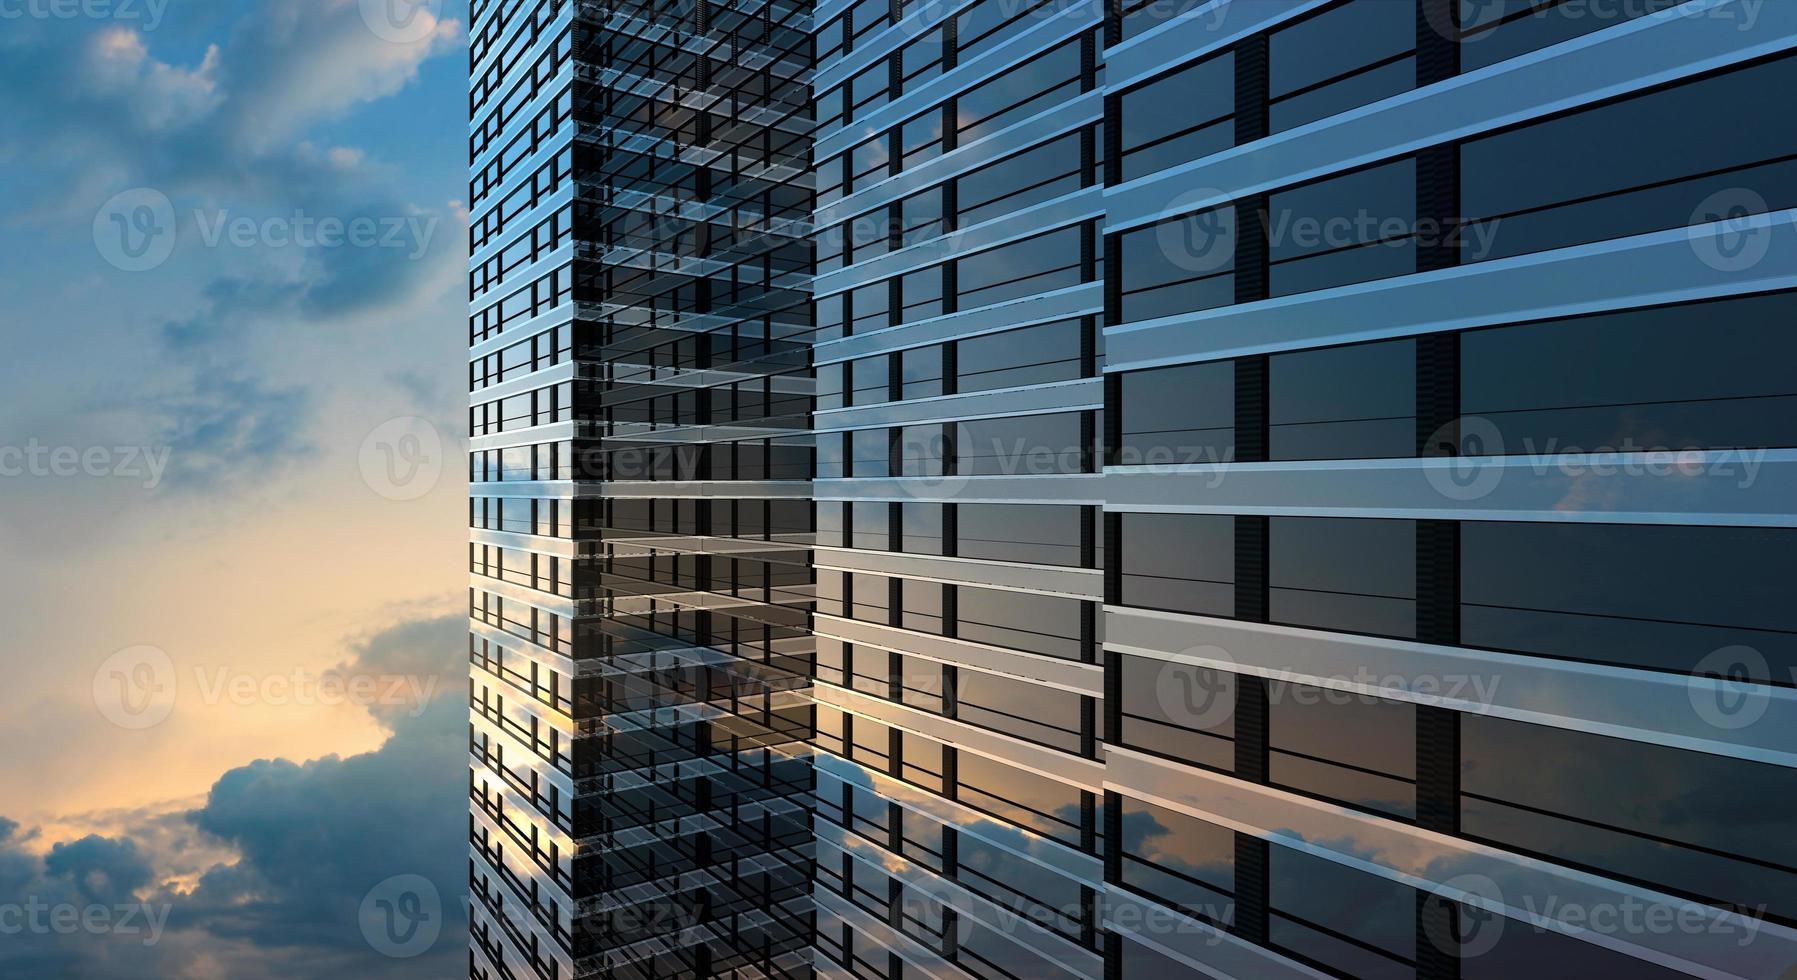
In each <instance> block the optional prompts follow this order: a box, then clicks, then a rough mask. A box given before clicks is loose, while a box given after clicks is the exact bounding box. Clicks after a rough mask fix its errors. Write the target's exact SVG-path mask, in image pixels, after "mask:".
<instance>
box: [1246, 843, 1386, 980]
mask: <svg viewBox="0 0 1797 980" xmlns="http://www.w3.org/2000/svg"><path fill="white" fill-rule="evenodd" d="M1271 859H1272V860H1271V867H1270V869H1269V870H1270V872H1271V873H1270V875H1269V877H1270V878H1271V881H1270V883H1269V885H1268V890H1267V897H1268V900H1269V901H1270V903H1271V904H1272V907H1273V908H1272V920H1271V923H1270V927H1271V935H1270V938H1271V939H1272V946H1273V947H1274V948H1275V949H1281V950H1284V951H1287V952H1290V953H1293V954H1295V955H1297V956H1299V957H1300V958H1302V959H1305V960H1309V961H1310V962H1313V963H1319V964H1322V965H1324V966H1326V967H1328V968H1329V969H1331V970H1332V971H1335V972H1336V973H1337V975H1338V976H1347V977H1355V978H1361V980H1412V978H1414V977H1415V976H1416V968H1415V967H1414V966H1412V965H1411V964H1412V962H1413V961H1414V958H1415V955H1416V892H1415V891H1414V890H1412V889H1411V888H1410V887H1409V886H1408V885H1401V884H1399V883H1397V882H1395V881H1392V880H1391V879H1389V878H1383V877H1380V876H1378V875H1374V874H1369V873H1367V872H1364V871H1359V870H1356V869H1354V868H1350V867H1348V866H1346V865H1343V864H1337V863H1336V862H1334V861H1330V860H1328V859H1327V858H1321V857H1317V856H1315V855H1312V854H1308V853H1305V852H1303V851H1296V850H1293V849H1291V848H1289V847H1285V846H1283V845H1279V844H1274V845H1273V846H1272V850H1271Z"/></svg>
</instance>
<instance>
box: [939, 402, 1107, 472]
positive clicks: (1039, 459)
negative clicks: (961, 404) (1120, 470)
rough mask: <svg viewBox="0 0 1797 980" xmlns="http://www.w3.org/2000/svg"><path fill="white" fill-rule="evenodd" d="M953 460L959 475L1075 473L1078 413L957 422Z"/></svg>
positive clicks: (1078, 458) (1078, 450)
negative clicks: (957, 467)
mask: <svg viewBox="0 0 1797 980" xmlns="http://www.w3.org/2000/svg"><path fill="white" fill-rule="evenodd" d="M957 429H958V434H957V436H956V443H955V459H956V462H957V465H958V466H959V470H958V472H959V473H960V474H962V475H965V476H1029V475H1041V474H1045V473H1078V472H1080V466H1081V442H1080V424H1079V416H1078V415H1073V414H1059V415H1026V416H1022V417H1019V418H1008V419H979V420H976V421H973V422H961V423H958V424H957Z"/></svg>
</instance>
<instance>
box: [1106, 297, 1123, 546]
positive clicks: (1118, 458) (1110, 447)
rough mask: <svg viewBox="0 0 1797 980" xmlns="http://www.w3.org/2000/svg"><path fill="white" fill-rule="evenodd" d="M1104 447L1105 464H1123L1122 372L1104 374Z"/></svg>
mask: <svg viewBox="0 0 1797 980" xmlns="http://www.w3.org/2000/svg"><path fill="white" fill-rule="evenodd" d="M1107 291H1108V283H1107ZM1103 448H1104V465H1106V466H1121V465H1123V376H1122V375H1121V374H1106V375H1105V376H1104V440H1103ZM1112 560H1113V561H1114V560H1115V559H1112Z"/></svg>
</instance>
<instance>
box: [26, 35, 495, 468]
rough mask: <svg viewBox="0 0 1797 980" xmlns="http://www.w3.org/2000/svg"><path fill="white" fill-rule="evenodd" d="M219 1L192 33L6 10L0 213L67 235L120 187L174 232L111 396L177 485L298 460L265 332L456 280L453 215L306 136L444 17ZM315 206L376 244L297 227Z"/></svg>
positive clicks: (296, 394)
mask: <svg viewBox="0 0 1797 980" xmlns="http://www.w3.org/2000/svg"><path fill="white" fill-rule="evenodd" d="M174 13H177V12H171V14H174ZM232 14H233V16H232V17H231V22H230V23H229V25H228V26H226V27H225V28H223V29H222V30H218V31H217V35H216V37H215V38H214V39H213V40H211V41H209V42H208V43H205V44H203V45H198V46H196V45H191V44H190V45H186V46H183V45H180V44H178V43H165V42H164V40H163V39H164V38H165V37H167V36H168V35H169V33H170V32H171V31H174V30H176V29H177V28H178V27H179V24H178V22H177V18H176V17H174V16H171V18H170V23H169V24H167V25H164V26H163V28H162V29H161V30H159V31H158V32H157V33H155V34H153V35H146V34H144V33H141V32H140V31H139V30H137V29H136V27H135V26H133V25H129V24H125V23H110V24H103V25H99V26H97V27H96V26H94V25H91V24H80V23H71V22H58V23H55V24H49V25H46V24H42V23H19V22H9V25H8V30H9V32H10V31H14V27H15V26H17V28H18V30H17V31H16V32H14V33H12V35H11V37H10V39H9V42H8V43H7V44H6V47H5V56H4V57H0V111H4V112H5V113H6V115H7V118H8V120H9V123H8V126H7V127H6V129H7V130H8V134H6V135H0V156H4V157H10V158H13V161H14V163H15V169H18V170H20V171H21V172H22V174H23V175H24V176H22V178H21V180H20V185H21V186H20V187H19V190H21V191H22V193H16V194H13V195H9V200H8V202H7V203H6V204H0V213H4V214H7V216H8V217H9V218H10V219H11V220H12V221H13V222H15V223H19V222H23V223H25V224H27V225H34V226H36V225H51V226H56V227H61V228H76V229H80V230H82V231H85V230H86V228H87V226H88V225H89V224H90V223H91V222H92V220H93V218H94V215H95V212H96V210H98V209H99V208H100V207H101V206H102V205H103V204H104V203H105V202H106V201H108V200H109V199H110V198H112V196H113V195H114V194H116V193H118V192H120V191H123V190H127V189H130V188H138V187H147V188H152V189H155V190H157V191H160V192H162V193H163V194H165V195H166V196H167V197H168V198H169V199H170V200H171V202H172V203H173V205H174V208H175V217H176V226H177V228H178V229H179V238H178V244H177V246H176V248H175V252H174V255H173V256H172V258H171V259H170V260H169V261H168V262H167V263H166V265H164V266H163V267H162V268H160V269H159V270H158V271H157V275H158V277H159V281H169V280H170V278H171V277H175V278H187V279H190V280H192V287H191V290H192V291H191V301H190V303H191V305H190V306H189V308H187V309H186V310H185V311H183V312H181V313H179V314H177V315H175V316H172V317H169V318H168V319H167V322H166V323H165V324H164V325H163V327H162V330H161V337H162V339H163V340H164V345H163V349H162V350H161V352H160V353H161V357H160V360H159V363H155V364H151V365H148V367H149V368H150V369H151V370H149V371H146V372H144V376H143V377H141V378H137V379H132V382H131V385H130V387H129V388H123V387H122V388H121V389H120V390H118V391H116V392H115V394H116V395H117V396H118V397H119V398H121V399H125V398H134V399H136V400H137V401H138V402H140V403H142V405H143V411H144V414H145V415H147V416H148V418H149V419H150V420H151V421H152V423H153V424H154V426H155V427H156V428H157V429H158V430H159V434H160V435H161V436H163V437H164V438H166V439H167V440H168V441H169V444H170V445H171V446H172V448H173V450H174V456H173V458H174V470H173V472H172V473H171V480H170V481H169V486H170V487H171V488H172V489H175V490H189V491H202V492H216V491H223V490H235V489H241V488H243V487H244V486H245V485H247V484H249V483H252V482H254V481H257V480H267V479H271V478H273V477H274V476H276V475H277V474H278V473H279V472H280V470H281V468H282V467H283V466H284V465H285V464H287V463H291V462H293V461H297V460H301V459H304V458H306V456H307V455H309V453H310V451H311V449H312V448H313V447H312V446H311V445H310V442H309V439H308V436H307V432H308V425H309V422H310V420H311V418H312V416H313V408H314V406H313V404H312V403H313V401H314V400H315V399H314V397H313V393H312V392H310V391H308V390H305V389H304V388H301V387H299V386H296V385H294V384H292V383H291V382H282V381H280V380H277V376H278V375H279V373H280V370H279V369H280V368H281V367H282V365H281V363H280V360H281V358H280V355H279V354H278V353H277V352H278V351H279V350H280V345H279V343H278V339H279V338H280V337H281V336H283V335H284V334H286V333H289V332H292V331H301V330H306V331H314V330H340V331H345V332H349V331H354V330H357V329H367V328H368V327H370V326H373V325H376V324H378V323H380V322H381V321H382V320H383V318H386V319H391V318H392V317H393V316H395V315H398V314H401V313H403V312H405V311H408V310H415V309H417V308H419V307H420V306H422V305H424V304H428V303H430V302H432V301H434V300H436V299H437V298H438V297H440V296H442V295H444V294H445V293H446V291H447V290H449V289H450V288H451V287H452V286H453V285H454V284H455V283H456V282H457V281H458V279H459V276H460V275H461V273H462V270H463V266H464V262H463V260H464V257H465V254H466V253H465V248H464V244H465V242H466V220H467V219H466V214H465V211H462V210H461V209H459V208H455V207H452V206H450V205H448V204H445V203H441V202H438V201H430V202H418V201H415V200H412V199H411V198H410V196H409V194H408V190H409V188H408V186H407V183H406V181H407V178H408V175H407V174H406V173H405V172H404V171H403V170H402V169H399V168H395V167H392V166H391V165H389V164H387V163H386V162H385V161H383V160H382V159H380V157H379V155H378V154H375V153H371V152H370V151H369V150H368V149H367V148H365V147H361V146H356V145H353V144H352V143H351V142H349V141H346V140H344V139H342V138H341V137H339V136H333V137H332V138H322V137H320V136H319V134H318V133H316V132H315V130H316V129H319V128H322V127H327V126H330V125H332V124H335V123H337V122H338V121H340V120H344V119H346V118H349V117H352V116H353V115H354V114H355V113H357V112H359V111H364V110H365V108H366V107H368V106H370V105H373V104H376V103H379V102H381V101H382V100H385V99H389V98H390V97H392V96H394V95H396V94H397V93H399V92H400V91H402V90H403V89H404V88H405V87H406V86H407V85H409V84H411V83H412V82H413V81H414V80H415V79H416V78H417V76H418V72H419V70H420V67H421V66H422V65H423V64H424V63H425V62H426V61H428V60H429V59H431V58H433V57H437V56H441V55H444V54H446V53H448V52H450V51H452V50H454V49H455V48H457V47H458V46H459V45H460V44H461V43H462V36H463V26H462V24H461V22H460V21H458V20H455V19H451V18H443V19H432V20H431V21H430V22H429V24H428V25H427V26H428V27H429V28H430V29H429V30H428V31H426V32H422V33H421V36H418V37H417V38H416V39H415V40H402V41H395V40H392V39H389V38H383V37H380V36H378V35H377V34H376V33H375V32H374V31H372V30H370V29H369V26H368V24H367V23H366V22H365V21H364V20H363V17H362V11H361V4H360V3H359V2H358V0H251V2H247V3H244V4H241V5H239V6H238V7H236V8H235V10H234V11H232ZM181 15H182V16H195V15H192V14H188V13H182V14H181ZM218 16H223V15H218ZM424 16H429V15H428V14H426V15H424ZM165 48H166V49H167V50H163V49H165ZM321 220H328V221H331V222H334V223H336V224H337V225H338V226H339V227H343V226H351V225H354V224H356V223H363V224H364V226H366V227H374V228H377V229H378V230H379V234H380V236H381V238H380V240H381V244H380V245H379V246H378V247H355V246H347V245H343V244H340V243H339V244H336V245H333V244H331V243H329V242H321V241H320V240H319V238H318V236H317V235H316V234H312V235H311V236H310V237H309V238H308V232H307V229H308V228H311V229H312V230H313V231H314V232H315V231H316V228H317V225H316V224H308V223H312V222H318V221H321ZM232 221H238V222H244V221H247V222H250V225H249V226H248V227H252V228H254V229H255V233H254V234H252V235H251V236H250V237H249V240H248V243H247V244H243V243H240V242H238V241H237V240H236V239H230V238H227V239H223V240H222V241H223V244H221V239H219V238H218V237H217V229H219V228H221V227H223V226H224V225H225V224H226V223H227V222H232ZM270 222H274V223H276V224H275V225H274V226H273V227H276V228H277V230H278V235H276V234H271V233H268V232H265V231H263V229H265V228H268V227H271V225H270V224H269V223H270ZM208 231H211V232H212V235H211V236H210V240H208V237H209V236H208V234H207V232H208ZM119 284H120V285H130V284H131V283H126V282H123V281H120V283H119ZM327 379H328V375H327V376H326V377H325V378H321V379H320V380H321V381H323V380H327ZM171 381H174V382H177V383H175V384H170V383H169V382H171Z"/></svg>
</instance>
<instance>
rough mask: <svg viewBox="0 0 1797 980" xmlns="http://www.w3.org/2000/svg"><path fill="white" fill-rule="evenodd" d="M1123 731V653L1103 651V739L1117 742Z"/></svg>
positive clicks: (1108, 741)
mask: <svg viewBox="0 0 1797 980" xmlns="http://www.w3.org/2000/svg"><path fill="white" fill-rule="evenodd" d="M1122 731H1123V654H1122V653H1119V652H1118V651H1116V650H1106V651H1105V652H1104V733H1103V734H1104V739H1105V741H1106V742H1107V743H1112V744H1119V743H1120V741H1121V738H1122Z"/></svg>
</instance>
